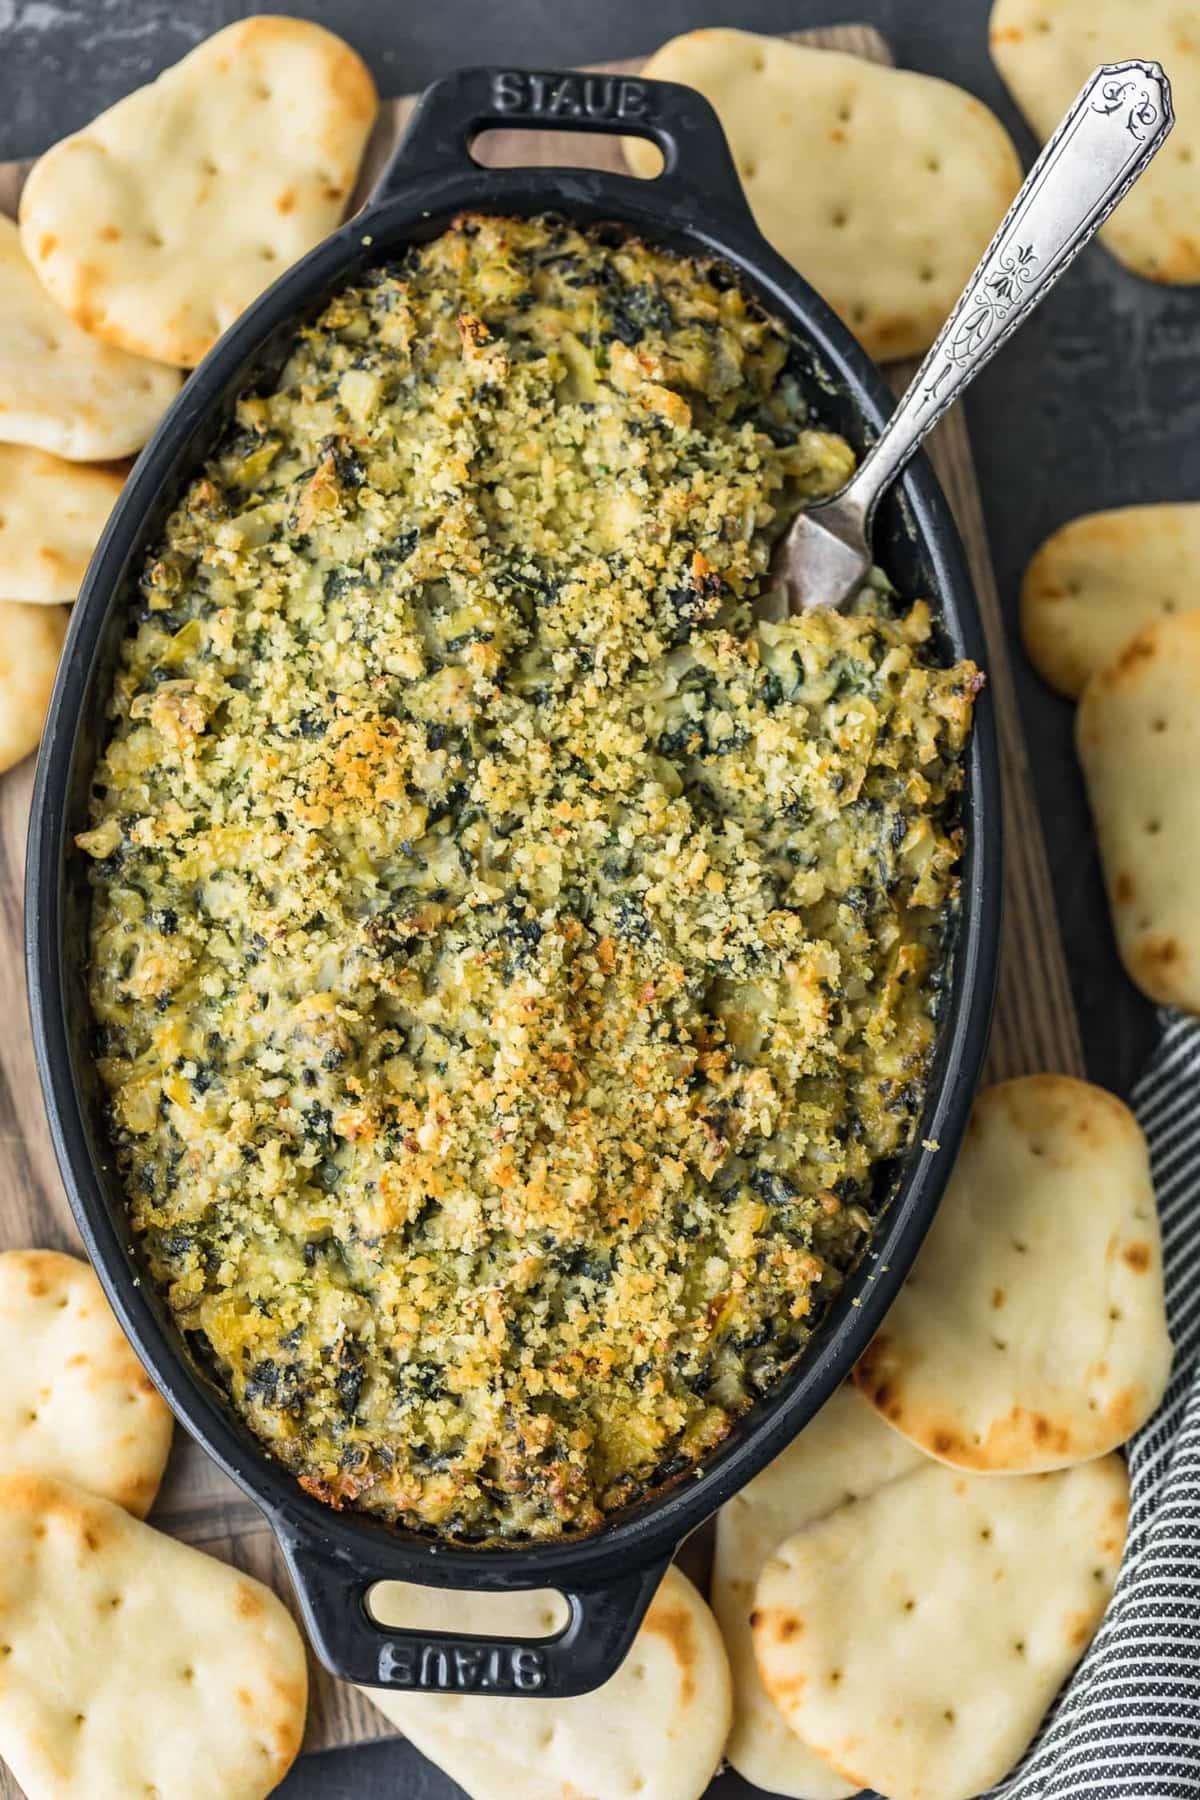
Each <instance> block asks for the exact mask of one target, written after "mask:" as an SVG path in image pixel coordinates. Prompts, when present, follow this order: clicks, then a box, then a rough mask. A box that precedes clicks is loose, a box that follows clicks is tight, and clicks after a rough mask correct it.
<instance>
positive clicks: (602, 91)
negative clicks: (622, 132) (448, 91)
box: [492, 69, 650, 119]
mask: <svg viewBox="0 0 1200 1800" xmlns="http://www.w3.org/2000/svg"><path fill="white" fill-rule="evenodd" d="M492 105H493V106H494V107H495V109H496V111H497V112H500V113H512V114H524V115H528V116H530V117H534V118H551V119H646V118H649V116H650V90H649V89H648V88H647V86H646V84H645V83H644V82H642V81H629V80H627V79H625V78H623V77H621V76H617V75H560V74H542V73H539V72H538V71H537V70H536V69H501V70H499V71H498V72H497V73H496V74H495V75H494V76H493V77H492Z"/></svg>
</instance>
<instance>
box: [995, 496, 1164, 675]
mask: <svg viewBox="0 0 1200 1800" xmlns="http://www.w3.org/2000/svg"><path fill="white" fill-rule="evenodd" d="M1198 568H1200V505H1187V504H1181V505H1173V506H1172V505H1162V506H1122V507H1118V508H1117V509H1116V510H1115V511H1112V512H1098V513H1088V514H1087V515H1086V516H1085V517H1084V518H1081V519H1072V520H1071V521H1070V523H1069V524H1067V525H1064V526H1063V527H1062V528H1061V530H1059V531H1056V532H1055V533H1054V535H1053V536H1052V537H1049V538H1047V539H1046V541H1045V543H1044V544H1043V545H1042V546H1041V548H1040V549H1039V550H1038V552H1037V554H1036V555H1035V556H1034V558H1033V561H1032V562H1031V563H1030V565H1029V567H1028V569H1027V570H1026V571H1025V580H1024V582H1023V584H1022V587H1021V631H1022V634H1023V636H1024V639H1025V648H1026V650H1027V651H1028V653H1029V660H1030V661H1031V662H1032V664H1033V666H1034V668H1035V669H1036V670H1037V671H1038V673H1039V675H1041V676H1042V678H1043V679H1044V680H1045V681H1048V682H1049V683H1050V686H1051V687H1053V688H1057V689H1058V691H1059V693H1060V694H1067V695H1069V696H1070V697H1071V698H1072V699H1077V698H1078V696H1079V695H1080V694H1081V693H1082V692H1083V690H1084V688H1085V686H1086V685H1087V683H1088V681H1089V680H1090V679H1091V677H1092V676H1093V675H1094V674H1096V672H1097V671H1098V670H1099V669H1102V668H1103V667H1104V665H1105V664H1106V663H1110V662H1112V661H1113V660H1114V658H1115V657H1116V656H1118V655H1119V653H1120V652H1121V651H1122V650H1123V649H1124V648H1125V646H1126V644H1128V643H1129V642H1130V640H1131V639H1132V638H1134V637H1136V636H1137V634H1138V632H1139V631H1140V630H1141V629H1142V627H1143V626H1145V625H1149V624H1151V623H1152V621H1153V620H1155V619H1159V618H1163V617H1169V616H1170V615H1171V614H1172V613H1179V612H1188V611H1189V610H1190V609H1191V608H1192V607H1193V606H1194V605H1195V604H1196V599H1195V594H1196V570H1197V569H1198Z"/></svg>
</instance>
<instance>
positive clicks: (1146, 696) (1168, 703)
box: [1075, 612, 1200, 1013]
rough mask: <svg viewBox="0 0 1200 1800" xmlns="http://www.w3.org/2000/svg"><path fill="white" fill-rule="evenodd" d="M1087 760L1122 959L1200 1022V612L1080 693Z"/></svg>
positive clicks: (1144, 642) (1152, 638)
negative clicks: (1192, 1013) (1199, 1018)
mask: <svg viewBox="0 0 1200 1800" xmlns="http://www.w3.org/2000/svg"><path fill="white" fill-rule="evenodd" d="M1075 733H1076V744H1077V746H1078V750H1079V760H1080V762H1081V763H1082V765H1083V773H1084V777H1085V779H1086V781H1087V789H1088V799H1089V800H1090V802H1091V808H1092V818H1093V820H1094V821H1095V826H1096V835H1097V837H1098V839H1099V842H1100V856H1101V860H1102V862H1103V864H1104V880H1105V885H1106V887H1107V889H1108V900H1109V906H1110V907H1111V909H1112V919H1113V929H1114V930H1115V932H1116V936H1117V946H1118V948H1119V949H1120V952H1121V959H1122V961H1123V962H1124V964H1125V967H1126V969H1128V971H1129V974H1130V977H1131V979H1132V980H1133V981H1136V983H1137V985H1138V986H1139V987H1140V988H1141V989H1142V991H1143V993H1146V994H1148V995H1149V996H1150V998H1151V999H1152V1000H1157V1001H1158V1002H1159V1003H1160V1004H1161V1005H1163V1006H1180V1007H1183V1009H1184V1010H1185V1011H1187V1012H1194V1013H1200V857H1198V855H1197V844H1198V843H1200V612H1190V613H1182V614H1178V615H1177V616H1176V617H1174V618H1167V619H1159V620H1157V621H1156V622H1155V623H1154V624H1153V625H1148V626H1146V628H1145V630H1144V631H1141V632H1139V634H1138V635H1137V637H1135V638H1134V639H1133V640H1132V642H1131V643H1129V644H1127V645H1126V647H1125V649H1124V650H1123V651H1122V652H1121V654H1120V655H1119V656H1118V657H1117V658H1116V660H1115V661H1114V662H1111V663H1109V664H1108V665H1107V666H1106V667H1105V668H1103V669H1101V670H1100V671H1099V672H1098V673H1097V674H1096V675H1094V676H1093V677H1092V679H1091V681H1090V682H1089V683H1088V685H1087V687H1086V688H1085V689H1084V691H1083V697H1082V699H1081V700H1080V703H1079V712H1078V714H1077V716H1076V722H1075Z"/></svg>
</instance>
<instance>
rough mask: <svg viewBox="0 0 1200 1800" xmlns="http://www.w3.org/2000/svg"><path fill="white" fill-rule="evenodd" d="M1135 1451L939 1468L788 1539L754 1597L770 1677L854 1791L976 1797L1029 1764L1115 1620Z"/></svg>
mask: <svg viewBox="0 0 1200 1800" xmlns="http://www.w3.org/2000/svg"><path fill="white" fill-rule="evenodd" d="M1128 1485H1129V1484H1128V1478H1127V1476H1126V1472H1125V1465H1124V1463H1123V1462H1122V1461H1121V1458H1120V1457H1119V1456H1107V1457H1104V1458H1102V1459H1101V1460H1099V1461H1097V1462H1090V1463H1083V1464H1081V1465H1080V1467H1078V1468H1075V1469H1065V1470H1061V1471H1059V1472H1057V1473H1055V1474H1047V1475H1032V1476H1007V1477H1000V1478H999V1479H993V1478H988V1477H984V1476H977V1475H964V1474H962V1473H961V1472H959V1471H957V1470H951V1469H941V1468H937V1467H936V1466H934V1465H932V1464H927V1465H926V1466H925V1467H924V1468H923V1469H918V1470H917V1471H916V1473H915V1474H911V1475H906V1476H904V1477H903V1478H902V1479H901V1480H899V1481H894V1482H891V1483H890V1484H889V1485H888V1486H887V1487H884V1488H880V1489H879V1491H878V1492H877V1493H875V1494H872V1495H870V1496H869V1497H868V1498H867V1499H865V1500H857V1501H852V1502H850V1504H848V1505H846V1506H843V1507H840V1508H839V1509H838V1511H837V1512H835V1513H831V1514H829V1515H828V1516H827V1517H826V1518H824V1519H821V1520H819V1521H818V1522H817V1523H816V1524H813V1525H810V1526H808V1527H807V1528H806V1529H805V1530H803V1531H800V1532H797V1533H796V1535H795V1536H794V1537H791V1538H789V1539H788V1541H787V1542H786V1543H785V1544H783V1545H781V1546H780V1548H779V1550H778V1551H777V1553H776V1554H775V1556H774V1557H773V1558H772V1560H771V1561H770V1562H769V1563H768V1564H767V1566H766V1568H765V1569H764V1570H763V1574H762V1578H761V1580H760V1581H759V1584H758V1592H757V1595H756V1598H755V1612H754V1645H755V1650H756V1652H757V1655H758V1659H759V1666H760V1668H761V1671H762V1678H763V1683H764V1685H765V1687H766V1689H767V1692H768V1693H769V1694H770V1695H771V1697H772V1699H773V1700H774V1702H775V1704H776V1705H777V1706H778V1707H779V1708H780V1710H781V1712H782V1713H783V1715H784V1717H785V1718H786V1719H787V1720H788V1722H789V1724H791V1725H793V1726H794V1727H795V1729H796V1730H797V1731H798V1732H799V1733H800V1734H801V1736H802V1737H803V1738H804V1739H805V1740H806V1741H807V1742H808V1743H811V1744H815V1745H817V1746H819V1748H820V1750H821V1752H822V1754H823V1755H824V1756H826V1757H827V1758H828V1759H829V1761H830V1762H831V1763H832V1764H833V1765H834V1766H835V1767H836V1768H838V1769H839V1770H841V1772H842V1773H843V1774H844V1775H845V1777H846V1779H847V1781H850V1782H853V1784H854V1785H855V1787H869V1788H874V1789H876V1790H877V1791H878V1792H879V1793H881V1794H887V1795H888V1796H889V1800H969V1796H972V1795H975V1794H981V1793H983V1792H984V1791H985V1789H989V1788H991V1786H992V1785H993V1783H994V1782H997V1781H999V1780H1000V1779H1001V1778H1002V1777H1003V1776H1004V1775H1006V1774H1007V1773H1008V1771H1009V1770H1010V1769H1012V1768H1013V1767H1015V1765H1016V1764H1017V1762H1018V1761H1019V1760H1020V1758H1021V1756H1022V1755H1023V1753H1024V1751H1025V1750H1026V1749H1027V1747H1028V1745H1029V1744H1030V1742H1031V1741H1032V1739H1033V1737H1034V1735H1035V1734H1036V1732H1037V1729H1038V1726H1039V1725H1040V1724H1041V1721H1042V1718H1043V1716H1044V1714H1045V1712H1046V1709H1047V1707H1048V1706H1049V1705H1050V1703H1051V1701H1052V1700H1053V1699H1054V1696H1055V1694H1056V1693H1057V1692H1058V1689H1059V1687H1060V1686H1061V1684H1062V1682H1063V1681H1064V1680H1065V1679H1066V1677H1067V1676H1068V1675H1069V1674H1070V1673H1071V1670H1072V1669H1073V1668H1074V1667H1075V1665H1076V1663H1077V1662H1078V1661H1079V1659H1080V1657H1081V1656H1082V1655H1083V1653H1084V1651H1085V1650H1086V1648H1087V1646H1088V1644H1089V1643H1090V1641H1091V1639H1092V1636H1093V1635H1094V1633H1095V1631H1096V1628H1097V1626H1098V1625H1099V1623H1100V1620H1101V1618H1102V1617H1103V1614H1104V1609H1105V1607H1106V1606H1107V1604H1108V1600H1109V1596H1110V1595H1111V1593H1112V1589H1113V1583H1114V1581H1115V1579H1116V1573H1117V1567H1118V1564H1119V1562H1120V1557H1121V1548H1122V1545H1123V1543H1124V1538H1125V1524H1126V1514H1127V1508H1128Z"/></svg>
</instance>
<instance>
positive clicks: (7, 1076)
mask: <svg viewBox="0 0 1200 1800" xmlns="http://www.w3.org/2000/svg"><path fill="white" fill-rule="evenodd" d="M791 35H792V36H794V38H795V39H796V41H797V42H801V43H809V44H815V45H818V46H821V47H825V48H833V49H839V50H846V51H850V52H853V53H855V54H857V55H860V56H864V57H867V58H870V59H871V60H873V61H877V62H890V61H891V60H892V58H891V53H890V51H889V50H888V47H887V45H886V44H885V42H884V40H883V39H882V38H881V37H880V36H879V34H878V32H876V31H874V30H872V29H870V28H869V27H867V26H842V27H834V28H830V29H828V30H822V31H808V32H796V33H793V34H791ZM602 66H603V68H604V69H605V70H606V71H612V72H615V73H622V74H636V73H637V71H638V69H639V68H640V66H641V65H640V63H638V62H619V63H610V64H604V65H602ZM414 104H415V101H414V99H413V97H411V96H406V97H404V98H401V99H397V100H389V101H385V102H384V104H383V107H382V110H381V115H380V119H379V123H378V125H377V127H376V130H375V134H374V136H373V138H372V140H371V144H370V146H369V149H368V153H367V161H366V165H365V167H364V174H363V180H362V182H360V192H365V191H366V188H367V187H368V186H369V184H370V180H371V179H372V178H373V175H374V174H375V173H376V172H377V171H378V169H379V167H380V166H381V165H382V163H383V161H384V159H385V157H386V156H387V154H388V152H389V151H390V149H391V147H392V145H393V144H394V143H395V141H396V138H397V135H398V134H399V132H400V130H401V128H402V126H403V124H404V121H405V120H406V119H407V118H408V115H409V113H410V112H411V110H412V108H413V105H414ZM481 160H488V161H490V162H493V163H509V162H522V163H533V164H538V165H543V166H547V165H552V164H555V163H560V164H562V163H568V164H575V165H584V164H586V165H587V166H589V167H594V168H621V167H622V163H621V153H620V149H619V147H618V143H617V140H616V139H615V138H611V137H592V138H587V137H584V138H580V137H578V136H565V135H564V136H556V135H555V134H553V133H533V132H524V133H517V132H506V133H499V132H497V133H491V134H489V137H488V141H487V143H486V144H485V145H483V146H481ZM28 167H29V165H28V164H21V163H8V164H0V210H4V211H7V212H10V213H15V211H16V203H17V198H18V195H19V193H20V189H21V184H22V182H23V180H24V177H25V175H26V173H27V171H28ZM890 373H891V374H892V375H893V377H894V381H893V385H894V386H895V387H896V389H897V391H899V390H900V389H902V388H903V387H904V386H905V385H906V383H907V381H908V377H909V375H910V373H911V368H909V367H904V366H897V367H896V368H895V369H894V370H892V371H890ZM930 453H931V455H932V457H933V461H934V463H935V464H936V466H937V471H938V474H939V476H940V478H941V481H942V485H943V487H944V488H945V491H946V494H947V497H948V499H949V501H950V504H951V506H952V507H953V509H954V513H955V516H956V517H957V519H958V524H959V528H960V530H961V532H962V535H963V540H964V542H965V544H966V549H967V556H968V559H969V561H970V565H971V571H972V574H973V576H974V579H975V585H976V589H977V591H978V594H979V600H980V606H981V609H982V612H983V621H984V627H985V630H986V633H987V639H988V650H989V657H988V678H989V681H990V684H991V692H992V698H993V704H994V706H995V709H996V718H997V724H998V727H999V736H1000V751H1001V763H1002V774H1003V782H1004V801H1005V814H1006V820H1005V823H1006V851H1007V855H1006V866H1005V882H1004V889H1005V891H1004V903H1005V921H1004V935H1003V946H1002V953H1001V964H1000V988H999V996H998V1002H997V1010H996V1019H995V1025H994V1027H993V1032H992V1041H991V1048H990V1052H989V1058H988V1074H989V1076H990V1077H991V1078H992V1079H1002V1078H1004V1077H1006V1076H1010V1075H1017V1074H1021V1073H1024V1072H1027V1071H1030V1070H1035V1069H1056V1070H1062V1071H1065V1072H1067V1073H1069V1074H1077V1075H1082V1074H1083V1073H1084V1064H1083V1052H1082V1047H1081V1043H1080V1036H1079V1027H1078V1023H1077V1020H1076V1017H1075V1013H1074V1009H1073V1005H1072V1000H1071V990H1070V984H1069V981H1068V977H1067V966H1066V960H1065V957H1064V954H1063V946H1062V940H1061V937H1060V935H1059V929H1058V922H1057V918H1056V915H1055V910H1054V896H1053V891H1052V888H1051V884H1050V872H1049V865H1048V863H1047V859H1046V850H1045V844H1044V842H1043V839H1042V833H1041V826H1040V823H1039V819H1038V813H1037V805H1036V801H1035V798H1034V792H1033V785H1032V780H1031V776H1030V769H1029V764H1028V760H1027V758H1026V754H1025V747H1024V744H1023V742H1022V738H1021V731H1020V720H1019V717H1018V713H1017V702H1016V695H1015V691H1014V688H1013V681H1012V673H1011V668H1010V664H1009V656H1008V650H1007V647H1006V643H1005V633H1004V624H1003V619H1002V617H1001V611H1000V604H999V599H998V597H997V593H996V584H995V579H994V576H993V574H992V568H991V562H990V559H989V554H988V545H987V537H986V533H985V531H984V524H983V514H982V510H981V508H980V503H979V491H978V488H977V486H976V480H975V471H974V467H973V465H972V461H971V451H970V445H969V442H968V439H967V430H966V424H965V420H964V415H963V413H962V412H961V410H960V411H957V412H954V413H952V414H951V415H950V417H949V418H948V419H947V420H946V421H945V422H944V423H943V424H942V425H941V426H940V427H939V428H938V430H937V432H936V433H935V435H934V438H933V441H932V443H931V446H930ZM32 786H33V762H32V759H31V760H30V761H29V762H27V763H25V764H23V765H22V766H21V767H20V768H18V769H14V770H13V771H12V772H11V773H10V774H8V775H6V776H4V777H3V779H2V780H0V1018H3V1019H4V1021H5V1029H4V1031H3V1032H0V1249H10V1248H15V1247H19V1246H22V1245H27V1244H41V1245H51V1246H55V1247H59V1248H63V1249H77V1248H78V1239H77V1236H76V1233H75V1227H74V1224H73V1221H72V1218H71V1213H70V1209H69V1207H68V1205H67V1201H66V1197H65V1195H64V1193H63V1189H62V1184H61V1182H60V1180H59V1176H58V1171H57V1168H56V1166H55V1162H54V1154H53V1151H52V1149H51V1146H50V1137H49V1132H48V1130H47V1127H46V1122H45V1119H44V1117H43V1112H42V1103H41V1096H40V1093H39V1091H38V1082H37V1076H36V1073H35V1070H34V1061H33V1046H32V1043H31V1040H30V1035H29V1028H28V1022H27V1014H26V1005H25V982H24V967H23V960H22V946H21V889H22V876H23V869H24V861H25V830H26V823H27V820H28V816H29V800H30V792H31V789H32ZM152 1517H153V1522H154V1523H155V1524H156V1525H158V1526H160V1527H161V1528H162V1529H163V1530H165V1531H169V1532H171V1533H172V1534H173V1535H174V1536H176V1537H179V1538H182V1539H184V1540H185V1541H186V1542H188V1543H190V1544H196V1545H198V1546H199V1547H201V1548H203V1549H204V1550H206V1551H208V1552H210V1553H211V1554H213V1555H215V1556H219V1557H222V1558H223V1559H224V1560H226V1561H227V1562H232V1563H236V1564H237V1566H238V1567H239V1568H242V1569H244V1570H246V1571H248V1572H249V1573H251V1574H253V1575H257V1576H259V1577H260V1578H261V1579H262V1580H264V1581H268V1582H270V1583H271V1584H272V1585H273V1586H275V1587H277V1588H278V1589H279V1591H280V1592H281V1593H282V1594H283V1596H284V1598H285V1599H288V1600H289V1601H290V1591H289V1588H288V1583H287V1578H286V1575H285V1573H284V1570H283V1565H282V1562H281V1560H280V1558H279V1556H278V1553H277V1551H276V1549H275V1542H274V1539H273V1537H272V1536H271V1533H270V1531H269V1530H268V1529H267V1527H266V1525H265V1524H264V1522H263V1520H262V1518H261V1517H260V1515H259V1513H258V1512H257V1510H256V1509H255V1507H253V1506H252V1505H251V1504H250V1503H249V1501H247V1500H245V1499H243V1497H242V1495H241V1494H240V1492H239V1491H238V1489H237V1488H235V1487H234V1486H233V1484H232V1483H231V1482H230V1481H228V1480H227V1479H226V1478H225V1476H224V1475H223V1474H222V1473H221V1472H220V1470H219V1469H218V1468H217V1467H216V1465H215V1464H213V1463H211V1462H210V1461H209V1460H208V1458H207V1457H206V1456H205V1455H204V1453H203V1452H202V1451H201V1450H200V1449H199V1448H198V1447H197V1446H196V1445H195V1444H194V1443H192V1441H191V1440H190V1439H189V1438H187V1437H186V1436H185V1434H184V1433H183V1432H179V1433H177V1435H176V1441H175V1448H174V1451H173V1453H172V1457H171V1464H170V1468H169V1470H168V1473H167V1479H166V1482H165V1483H164V1486H163V1489H162V1492H161V1494H160V1495H159V1498H158V1502H157V1504H156V1506H155V1509H154V1513H153V1515H152ZM313 1677H314V1679H313V1690H312V1705H311V1710H310V1714H309V1721H308V1733H307V1737H306V1740H305V1745H306V1748H307V1749H310V1750H322V1749H329V1748H331V1747H333V1746H335V1745H339V1744H340V1745H345V1744H352V1743H358V1742H360V1741H362V1740H364V1739H366V1738H374V1737H388V1736H391V1735H393V1734H392V1728H391V1727H390V1726H389V1725H388V1724H387V1722H386V1721H385V1720H384V1718H383V1717H382V1715H381V1714H380V1713H378V1712H377V1711H376V1710H375V1708H374V1707H372V1706H371V1705H370V1704H369V1703H368V1702H367V1701H365V1700H363V1699H362V1697H361V1696H360V1695H359V1694H358V1693H357V1692H356V1691H355V1690H354V1689H353V1688H350V1687H346V1686H345V1685H343V1684H342V1683H339V1682H335V1681H333V1680H331V1679H330V1678H329V1677H328V1676H327V1675H326V1674H325V1672H324V1671H323V1670H321V1669H319V1668H318V1667H317V1666H316V1664H315V1663H314V1665H313ZM18 1796H19V1790H18V1789H17V1787H16V1785H15V1784H14V1783H12V1781H11V1778H10V1777H9V1776H8V1775H7V1773H6V1771H4V1769H3V1768H2V1767H0V1800H17V1797H18Z"/></svg>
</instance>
